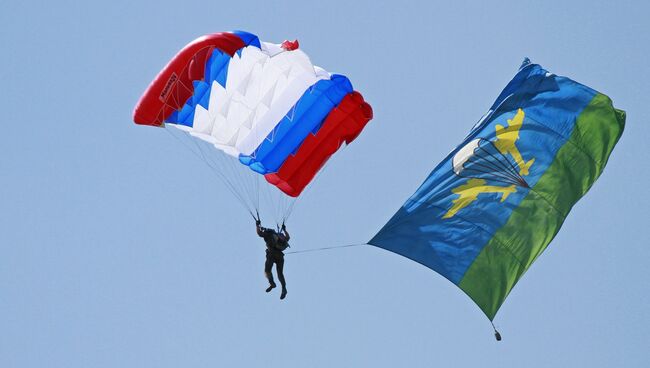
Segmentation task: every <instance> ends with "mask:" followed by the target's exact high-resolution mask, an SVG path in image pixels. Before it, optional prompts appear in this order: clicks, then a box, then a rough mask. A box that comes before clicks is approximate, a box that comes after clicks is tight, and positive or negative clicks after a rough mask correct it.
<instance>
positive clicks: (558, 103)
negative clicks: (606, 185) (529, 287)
mask: <svg viewBox="0 0 650 368" xmlns="http://www.w3.org/2000/svg"><path fill="white" fill-rule="evenodd" d="M624 126H625V112H624V111H622V110H618V109H615V108H614V107H613V106H612V101H611V100H610V99H609V97H607V96H605V95H603V94H601V93H599V92H596V91H595V90H593V89H591V88H589V87H587V86H584V85H582V84H579V83H577V82H574V81H572V80H571V79H568V78H565V77H560V76H557V75H554V74H552V73H549V72H548V71H546V70H544V69H543V68H542V67H541V66H539V65H537V64H532V63H531V62H530V61H529V60H528V59H526V60H524V63H523V64H522V66H521V67H520V69H519V72H518V73H517V75H515V77H514V78H513V80H512V81H511V82H510V83H508V85H507V86H506V88H505V89H504V90H503V92H501V94H500V95H499V97H498V98H497V100H496V102H495V103H494V105H492V107H491V108H490V110H489V111H488V112H487V113H486V115H485V116H484V117H483V118H482V119H481V120H480V121H479V123H478V124H477V125H476V126H475V127H474V128H473V129H472V130H471V132H470V133H469V135H468V136H467V138H465V140H464V141H463V142H462V143H461V144H460V145H459V146H458V147H457V148H456V149H454V150H453V151H452V152H451V153H450V154H449V156H447V157H446V158H445V159H444V160H443V161H442V162H441V163H440V164H439V165H438V166H437V167H436V168H435V169H434V170H433V171H432V172H431V174H430V175H429V177H428V178H427V179H426V180H425V182H424V183H423V184H422V185H421V186H420V188H419V189H418V190H417V191H416V192H415V194H413V195H412V196H411V197H410V198H409V199H408V200H407V201H406V203H404V205H403V206H402V207H401V208H400V209H399V211H397V213H396V214H395V215H394V216H393V217H392V218H391V219H390V221H389V222H388V223H387V224H386V225H385V226H384V227H383V228H382V229H381V230H380V231H379V233H377V235H375V237H374V238H372V240H370V242H369V244H372V245H375V246H377V247H380V248H384V249H387V250H390V251H392V252H395V253H397V254H400V255H403V256H404V257H407V258H410V259H412V260H414V261H416V262H419V263H421V264H423V265H425V266H427V267H429V268H431V269H433V270H434V271H436V272H438V273H439V274H441V275H442V276H444V277H446V278H447V279H448V280H449V281H451V282H453V283H454V284H456V285H457V286H458V287H460V288H461V289H462V290H463V291H464V292H465V293H467V295H469V297H470V298H472V299H473V300H474V301H475V302H476V304H478V306H479V307H480V308H481V309H482V310H483V312H484V313H485V314H486V315H487V317H488V318H489V319H490V320H492V319H494V316H495V314H496V313H497V311H498V310H499V307H500V306H501V304H502V303H503V301H504V300H505V298H506V297H507V296H508V293H509V292H510V290H511V289H512V288H513V286H514V285H515V284H516V283H517V281H518V280H519V278H521V276H522V275H523V274H524V272H526V270H527V269H528V267H530V265H531V264H532V263H533V262H534V261H535V259H537V257H538V256H539V255H540V254H541V253H542V252H543V251H544V249H546V246H547V245H548V244H549V243H550V242H551V240H552V239H553V237H554V236H555V234H557V232H558V231H559V230H560V227H561V226H562V223H563V222H564V219H565V218H566V216H567V215H568V214H569V211H570V210H571V208H572V207H573V205H574V204H575V203H576V202H577V201H578V200H579V199H580V198H581V197H582V196H583V195H584V194H585V193H587V191H588V190H589V188H590V187H591V186H592V185H593V183H594V182H595V181H596V179H597V178H598V177H599V176H600V174H601V172H602V171H603V169H604V168H605V165H606V164H607V160H608V158H609V155H610V153H611V152H612V149H613V148H614V146H615V145H616V142H617V141H618V139H619V138H620V136H621V134H622V132H623V128H624Z"/></svg>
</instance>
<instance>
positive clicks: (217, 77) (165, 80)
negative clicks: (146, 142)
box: [133, 31, 372, 197]
mask: <svg viewBox="0 0 650 368" xmlns="http://www.w3.org/2000/svg"><path fill="white" fill-rule="evenodd" d="M371 118H372V108H371V107H370V105H369V104H367V103H366V102H365V101H364V99H363V97H362V95H361V94H360V93H358V92H356V91H354V89H353V87H352V84H351V83H350V81H349V80H348V78H346V77H345V76H343V75H338V74H330V73H328V72H327V71H325V70H324V69H322V68H320V67H318V66H314V65H312V63H311V61H310V60H309V57H308V56H307V55H306V54H305V53H304V52H302V50H300V49H299V44H298V41H297V40H296V41H285V42H284V43H282V44H273V43H267V42H261V41H260V40H259V39H258V37H257V36H255V35H253V34H251V33H247V32H243V31H235V32H224V33H216V34H211V35H207V36H203V37H200V38H198V39H196V40H194V41H193V42H191V43H190V44H188V45H187V46H185V47H184V48H183V49H182V50H181V51H180V52H179V53H178V54H177V55H176V56H175V57H174V58H173V59H172V60H171V61H170V62H169V64H167V66H166V67H165V68H164V69H163V70H162V71H161V72H160V73H159V74H158V76H157V77H156V78H155V79H154V80H153V82H152V83H151V85H150V86H149V88H147V90H146V92H145V93H144V94H143V95H142V97H141V98H140V101H139V102H138V104H137V106H136V107H135V111H134V113H133V120H134V121H135V122H136V123H137V124H143V125H153V126H164V125H165V124H169V125H173V126H175V127H176V128H179V129H181V130H184V131H186V132H188V133H189V134H190V135H192V136H193V137H196V138H198V139H201V140H203V141H205V142H208V143H210V144H211V145H213V146H214V148H216V149H218V150H221V151H222V152H224V153H225V154H227V155H230V156H232V157H233V159H235V160H238V161H239V162H240V163H241V164H243V165H246V166H248V167H249V168H250V169H251V170H253V171H254V172H257V173H259V174H262V175H264V177H265V178H266V180H267V181H268V182H269V183H270V184H272V185H274V186H276V187H278V188H279V189H280V190H281V191H283V192H284V193H285V194H286V195H288V196H291V197H297V196H298V195H300V193H301V192H302V191H303V189H304V188H305V187H306V186H307V185H308V184H309V183H310V181H311V180H312V179H313V178H314V176H315V175H316V173H317V172H318V171H319V170H320V169H321V167H323V165H324V164H325V162H326V161H327V160H328V159H329V157H330V156H331V155H332V154H334V153H335V152H336V151H337V150H338V149H339V148H340V147H341V145H342V144H343V143H345V144H349V143H350V142H352V141H353V140H354V139H355V138H356V137H357V136H358V135H359V133H360V132H361V130H363V128H364V127H365V125H366V124H367V123H368V121H369V120H370V119H371Z"/></svg>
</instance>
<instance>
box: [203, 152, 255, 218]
mask: <svg viewBox="0 0 650 368" xmlns="http://www.w3.org/2000/svg"><path fill="white" fill-rule="evenodd" d="M192 143H194V145H195V146H196V147H197V148H198V149H199V151H200V152H201V156H202V158H203V160H204V161H205V162H206V163H208V166H210V167H212V168H213V169H214V170H215V171H216V172H219V173H221V175H222V176H223V177H224V178H226V180H227V181H228V182H229V183H230V184H231V186H232V188H233V190H234V191H235V192H236V193H237V194H238V196H239V198H240V199H241V200H242V201H243V202H244V203H245V207H246V208H247V209H248V212H252V208H251V206H250V203H249V202H248V201H247V200H246V196H244V195H243V194H242V193H241V192H239V191H238V190H237V187H236V186H235V183H233V182H232V181H231V180H230V179H229V178H230V177H231V176H227V175H224V174H223V172H222V171H223V167H221V170H219V166H226V167H227V164H226V165H219V164H217V163H216V162H215V160H213V159H212V157H211V156H210V155H208V154H206V152H205V151H204V150H203V148H202V144H203V143H199V142H197V140H196V139H192ZM208 157H210V159H208ZM232 177H233V178H234V176H232ZM240 187H242V186H241V185H240Z"/></svg>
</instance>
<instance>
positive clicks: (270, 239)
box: [255, 220, 291, 299]
mask: <svg viewBox="0 0 650 368" xmlns="http://www.w3.org/2000/svg"><path fill="white" fill-rule="evenodd" d="M255 225H256V229H257V235H259V236H260V237H261V238H264V242H265V243H266V262H264V274H265V275H266V278H267V279H268V280H269V287H268V288H267V289H266V292H267V293H268V292H270V291H271V290H273V288H275V287H276V285H275V281H273V273H272V272H271V270H272V269H273V264H275V270H276V272H277V274H278V280H280V285H282V293H281V294H280V299H284V298H285V297H286V296H287V283H286V282H285V280H284V273H283V269H284V253H282V251H283V250H285V249H287V247H288V246H289V239H290V238H291V237H290V236H289V233H288V232H287V228H286V226H284V224H282V229H281V230H282V231H281V232H280V233H278V232H277V231H275V230H273V229H266V228H263V227H262V223H261V222H260V221H259V220H257V221H256V222H255Z"/></svg>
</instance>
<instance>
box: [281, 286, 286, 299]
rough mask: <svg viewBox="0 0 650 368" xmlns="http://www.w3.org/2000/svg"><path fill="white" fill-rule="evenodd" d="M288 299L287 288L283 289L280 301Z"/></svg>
mask: <svg viewBox="0 0 650 368" xmlns="http://www.w3.org/2000/svg"><path fill="white" fill-rule="evenodd" d="M286 297H287V288H286V287H283V288H282V294H280V300H283V299H284V298H286Z"/></svg>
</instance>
